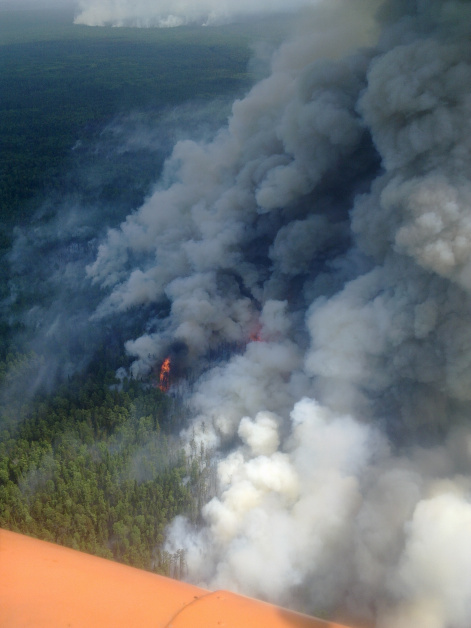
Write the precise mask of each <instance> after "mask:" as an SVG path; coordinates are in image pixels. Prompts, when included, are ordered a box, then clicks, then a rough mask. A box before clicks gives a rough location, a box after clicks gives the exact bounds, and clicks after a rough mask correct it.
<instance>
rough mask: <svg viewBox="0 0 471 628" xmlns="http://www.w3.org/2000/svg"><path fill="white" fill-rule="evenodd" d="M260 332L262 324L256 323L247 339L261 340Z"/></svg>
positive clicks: (252, 340) (251, 340)
mask: <svg viewBox="0 0 471 628" xmlns="http://www.w3.org/2000/svg"><path fill="white" fill-rule="evenodd" d="M261 333H262V326H261V325H260V324H257V325H256V327H255V328H254V329H253V330H252V333H251V334H250V336H249V341H250V342H262V336H261Z"/></svg>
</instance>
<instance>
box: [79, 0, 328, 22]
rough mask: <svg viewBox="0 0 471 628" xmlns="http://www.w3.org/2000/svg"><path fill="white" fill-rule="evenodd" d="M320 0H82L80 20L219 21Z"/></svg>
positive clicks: (290, 7)
mask: <svg viewBox="0 0 471 628" xmlns="http://www.w3.org/2000/svg"><path fill="white" fill-rule="evenodd" d="M317 2H319V0H292V1H291V2H290V3H289V4H287V3H286V1H285V0H271V1H270V2H267V0H257V1H256V2H254V1H253V0H237V1H235V0H132V1H131V0H80V1H79V11H78V14H77V16H76V18H75V23H76V24H86V25H88V26H104V25H105V24H111V25H112V26H138V27H151V26H159V27H164V28H165V27H173V26H182V25H183V24H191V23H198V24H208V25H209V24H218V23H222V22H229V21H231V20H233V19H234V18H236V17H240V16H249V15H258V14H263V13H273V12H287V11H294V10H296V9H298V8H300V7H304V6H309V5H312V4H315V3H317Z"/></svg>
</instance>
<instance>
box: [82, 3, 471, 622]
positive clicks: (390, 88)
mask: <svg viewBox="0 0 471 628" xmlns="http://www.w3.org/2000/svg"><path fill="white" fill-rule="evenodd" d="M308 18H309V19H308ZM470 18H471V4H470V3H469V2H465V1H458V0H449V1H446V0H430V1H429V2H422V1H420V0H417V1H410V2H404V1H401V0H388V1H386V2H382V3H381V2H379V1H378V2H367V1H365V2H363V1H361V0H359V1H358V2H356V1H353V2H347V0H345V1H343V0H338V1H335V2H329V3H320V4H319V6H316V7H315V8H313V10H312V11H309V12H306V13H304V15H303V28H302V29H301V30H300V32H299V34H298V35H297V36H294V37H293V38H292V39H289V40H288V41H286V42H285V43H284V44H283V45H282V46H281V47H280V48H279V49H278V50H277V51H276V52H275V53H274V55H273V57H272V62H271V73H270V75H269V76H268V77H267V78H265V79H263V80H261V81H260V82H259V83H257V84H256V85H255V86H254V87H253V89H252V90H251V91H250V92H249V93H248V94H247V95H246V96H245V97H244V98H241V99H240V100H237V101H236V102H235V103H234V104H233V106H232V112H231V115H230V117H229V120H228V123H227V124H226V125H224V126H223V127H222V128H221V129H220V131H219V132H217V133H216V134H215V135H214V137H213V138H212V139H211V140H210V141H192V140H185V139H183V140H180V141H178V142H177V143H176V145H175V147H174V149H173V152H172V154H171V156H170V157H169V158H168V159H167V161H166V163H165V166H164V168H163V173H162V176H161V177H160V179H159V182H158V184H157V185H156V187H155V188H154V190H153V193H152V194H151V195H150V196H149V197H148V198H147V200H146V201H145V202H144V203H143V205H142V206H141V207H140V208H139V209H138V210H136V211H134V212H132V213H130V214H129V216H128V217H127V218H126V219H125V220H124V221H123V222H122V224H121V225H120V226H119V227H117V226H115V227H114V228H112V229H110V230H109V232H108V233H107V235H106V237H105V238H104V239H103V240H102V241H101V243H100V244H99V246H98V250H97V254H96V256H95V257H94V259H92V260H91V261H90V263H89V264H88V265H87V271H86V272H87V275H88V278H89V279H90V281H91V282H92V285H93V286H94V289H96V290H98V289H101V290H102V291H103V292H102V295H103V296H102V299H101V300H100V303H99V304H98V305H97V307H96V308H95V310H94V314H93V320H94V321H106V320H108V317H110V316H111V317H113V316H123V317H124V319H125V317H126V316H130V317H132V316H134V315H136V313H137V312H146V314H147V315H148V318H147V322H146V325H147V327H146V329H145V331H144V333H140V334H139V335H136V336H131V335H129V336H127V342H126V345H125V346H126V349H127V351H128V354H129V356H130V357H131V358H134V362H133V364H132V366H131V372H132V373H133V374H134V375H135V376H144V375H147V374H148V373H150V372H151V371H152V369H154V368H155V367H156V364H158V363H159V361H161V360H162V359H163V358H164V356H165V351H166V350H167V349H168V347H169V346H173V343H177V345H178V346H184V347H185V348H186V349H185V361H186V365H185V367H186V368H188V369H190V368H191V364H194V365H196V366H195V369H196V370H198V365H199V364H201V362H203V363H205V364H206V363H207V356H208V355H211V354H212V352H214V351H217V348H218V347H220V346H221V345H226V346H230V345H232V344H233V345H234V346H238V347H241V346H243V347H245V349H244V350H243V351H238V352H236V353H234V355H232V357H231V358H230V359H228V360H227V361H225V362H222V361H219V362H217V363H215V364H213V366H212V368H207V369H206V370H205V371H204V372H203V374H201V375H200V376H199V377H198V380H197V381H196V383H195V384H194V387H193V390H192V393H191V396H190V398H189V399H188V400H187V403H188V405H189V407H190V409H191V413H192V416H193V420H192V422H191V424H190V425H189V426H188V428H187V430H186V431H185V432H184V433H183V438H184V439H185V438H186V440H187V442H188V447H190V446H191V447H194V446H195V443H196V445H197V446H198V447H202V448H204V449H205V450H206V451H211V452H212V457H213V460H215V461H217V462H218V471H217V472H218V487H217V493H216V495H215V496H214V498H213V499H211V500H210V501H209V503H207V504H206V506H204V508H203V511H202V516H203V519H204V525H203V526H202V527H200V528H198V529H194V528H192V526H190V524H189V523H188V522H187V521H185V520H184V519H178V520H176V521H175V522H174V524H173V525H172V526H171V528H170V530H169V532H168V549H169V550H171V551H175V550H177V549H178V550H179V549H181V548H184V549H185V551H186V563H187V568H188V578H189V579H191V580H192V581H194V582H197V583H199V584H204V585H206V586H210V587H227V588H231V589H235V590H238V591H241V592H243V593H248V594H250V595H255V596H260V597H263V598H265V599H269V600H273V601H275V602H277V603H283V604H287V605H290V606H293V607H295V608H299V609H302V610H307V611H311V612H314V613H317V614H325V615H326V616H329V617H332V618H336V619H340V620H343V621H345V622H347V623H348V622H357V623H364V624H367V623H372V624H375V625H377V626H380V627H381V628H405V627H408V626H411V625H416V626H420V627H421V628H445V627H447V628H450V627H453V628H464V627H465V626H467V625H468V623H469V616H470V614H471V535H470V532H469V530H470V523H471V521H470V519H471V504H470V480H471V475H470V462H471V429H470V410H471V407H470V401H471V392H470V391H471V387H470V386H469V383H470V379H471V368H470V366H471V359H470V356H471V353H470V340H469V337H470V334H469V311H470V307H469V306H470V280H469V277H470V273H469V268H470V251H471V247H470V246H469V237H470V227H469V225H470V218H469V195H470V183H469V163H470V157H471V155H470V148H471V146H470V139H469V138H470V137H471V133H470V132H469V131H470V129H469V125H470V120H471V116H470V115H469V114H470V113H471V111H470V108H471V100H470V98H469V85H470V84H471V44H470V42H469V37H468V27H469V24H470ZM162 302H166V303H167V310H166V311H165V312H160V313H157V312H154V314H152V308H155V307H157V306H158V305H159V304H160V303H162ZM146 308H147V309H146ZM124 319H123V320H124Z"/></svg>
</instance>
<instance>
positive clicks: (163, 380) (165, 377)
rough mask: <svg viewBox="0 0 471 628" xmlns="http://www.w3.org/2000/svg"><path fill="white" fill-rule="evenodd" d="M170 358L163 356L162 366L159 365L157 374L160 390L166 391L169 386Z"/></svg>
mask: <svg viewBox="0 0 471 628" xmlns="http://www.w3.org/2000/svg"><path fill="white" fill-rule="evenodd" d="M170 363H171V361H170V358H169V357H168V358H165V360H164V361H163V362H162V366H161V367H160V374H159V389H160V390H161V391H162V392H168V389H169V388H170Z"/></svg>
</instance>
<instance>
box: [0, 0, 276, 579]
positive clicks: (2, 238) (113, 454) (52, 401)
mask: <svg viewBox="0 0 471 628" xmlns="http://www.w3.org/2000/svg"><path fill="white" fill-rule="evenodd" d="M72 17H73V16H72V15H71V14H69V13H68V12H67V11H57V10H56V11H42V12H41V11H37V12H35V11H17V12H15V11H11V10H6V9H0V211H1V220H0V262H1V264H0V525H1V526H3V527H5V528H8V529H11V530H15V531H18V532H23V533H26V534H30V535H33V536H36V537H38V538H42V539H46V540H50V541H54V542H57V543H61V544H64V545H67V546H70V547H74V548H77V549H81V550H85V551H87V552H91V553H94V554H97V555H99V556H105V557H109V558H113V559H116V560H118V561H122V562H124V563H127V564H131V565H135V566H138V567H143V568H146V569H150V570H154V571H158V572H160V573H165V574H170V575H173V576H177V577H179V576H181V575H182V573H184V569H185V557H184V556H183V554H182V553H181V552H177V553H176V554H175V555H169V554H168V553H166V552H165V551H164V548H163V539H164V531H165V527H166V525H167V524H168V523H169V522H170V521H171V520H172V518H173V517H175V516H176V515H178V514H184V515H186V516H188V517H189V518H190V520H191V521H193V522H194V524H195V525H197V524H198V517H199V512H200V504H201V502H202V501H203V502H204V501H205V500H206V499H207V497H208V490H209V486H210V484H211V477H210V476H211V471H210V465H209V461H208V460H207V456H206V452H204V451H202V450H199V451H195V450H194V449H192V450H191V451H190V452H188V451H186V453H184V451H183V450H182V446H181V443H180V442H179V439H178V433H179V430H180V429H181V427H182V426H183V424H184V421H185V412H184V408H183V407H181V406H180V404H179V403H178V402H177V401H176V400H175V399H173V398H171V397H170V396H168V395H166V394H164V393H163V392H161V391H160V390H159V389H158V388H157V387H156V386H155V381H154V382H153V381H152V379H149V381H146V382H143V381H134V380H130V379H126V378H124V379H120V380H117V379H116V378H115V372H116V369H117V368H118V367H119V366H122V365H123V364H125V363H126V356H124V349H123V345H122V342H121V339H120V337H119V336H118V335H117V334H114V336H113V338H112V342H111V343H110V342H108V343H107V347H106V359H105V358H104V355H105V353H104V352H102V353H100V351H96V352H95V355H93V354H92V355H89V356H88V359H87V361H83V364H81V367H80V368H78V367H77V368H76V369H72V374H68V375H67V376H65V375H64V376H63V378H62V381H61V380H60V378H59V379H58V380H57V381H52V383H51V380H52V379H53V378H52V377H51V378H49V382H48V386H47V387H46V388H45V387H44V386H41V385H38V386H36V385H35V386H33V385H32V382H34V381H35V379H37V378H35V374H36V373H37V372H39V371H41V372H43V371H47V368H48V362H47V360H48V359H49V357H50V354H51V352H54V346H53V345H51V344H50V343H49V346H48V347H46V345H45V344H43V345H37V348H36V349H35V350H32V349H31V346H32V345H33V344H34V343H33V340H34V335H35V333H36V332H35V329H36V327H34V326H31V328H28V320H29V318H28V316H29V314H28V313H29V312H31V311H34V310H35V308H36V310H37V308H38V307H39V306H40V307H41V308H42V309H41V312H47V308H48V300H51V303H52V300H53V299H54V298H55V299H57V294H55V293H54V290H56V289H57V285H59V284H57V282H56V284H55V285H54V286H52V287H51V284H48V283H47V280H48V278H49V277H50V276H52V275H53V274H54V273H56V274H57V273H60V265H61V263H65V262H67V261H68V259H69V258H68V257H67V256H69V257H70V256H71V255H72V253H73V255H78V254H80V251H81V250H82V248H83V250H86V251H87V254H89V255H90V250H89V249H90V246H89V241H90V238H91V237H92V236H93V234H92V236H90V233H89V231H90V229H92V226H90V225H87V228H88V229H89V231H88V232H87V233H86V235H85V236H83V238H84V239H83V240H79V239H76V240H74V241H70V242H65V243H63V246H62V245H61V243H60V242H59V244H58V243H57V242H55V243H54V244H53V245H52V244H50V243H48V242H45V243H44V244H41V245H40V246H39V245H38V246H37V247H36V248H35V249H31V251H32V253H31V251H30V253H29V257H28V255H26V256H25V260H23V261H22V264H23V267H22V270H21V271H19V270H18V268H16V269H15V267H14V263H13V262H12V258H11V255H10V253H11V250H12V246H13V245H14V242H15V238H18V233H19V232H18V227H22V226H24V225H29V224H30V221H31V220H33V221H35V222H33V223H32V224H33V232H34V228H35V226H34V225H36V226H37V227H38V228H41V227H42V225H43V224H44V223H45V221H46V220H47V219H48V216H47V214H48V211H49V214H51V215H53V214H54V212H56V214H57V212H58V211H60V209H57V208H58V207H59V208H60V206H61V202H62V200H61V199H62V197H63V196H64V195H66V194H69V195H70V194H71V191H70V190H71V187H73V186H75V189H73V190H72V193H73V194H74V195H75V197H77V198H79V200H80V203H81V207H83V208H86V206H87V203H88V204H89V205H92V204H93V211H94V212H95V213H94V214H93V215H102V222H104V221H106V220H108V218H110V217H112V218H113V219H114V220H115V221H116V220H119V219H122V216H123V215H126V213H127V212H128V211H130V210H131V209H132V208H133V207H135V206H136V205H137V204H139V202H141V201H142V199H143V198H144V196H145V194H146V193H147V191H148V189H149V186H150V185H151V184H152V182H153V181H154V180H155V177H156V176H157V174H158V172H159V169H160V167H161V161H162V159H163V158H164V157H165V155H159V156H158V158H156V155H155V154H154V153H149V154H144V153H143V152H142V151H141V153H140V156H139V159H137V160H134V161H131V160H130V159H128V161H126V159H125V157H123V156H122V154H121V153H120V152H119V151H115V152H114V157H113V159H114V160H113V159H108V161H106V159H105V160H103V159H102V161H104V162H105V164H106V167H107V168H108V171H106V172H105V171H104V170H102V171H100V176H99V177H98V176H95V179H96V180H98V179H99V181H98V183H96V182H95V183H93V184H91V183H90V181H92V180H93V177H92V176H91V174H90V173H94V172H95V173H96V164H95V162H93V159H94V155H96V154H97V153H99V151H98V149H97V145H98V143H99V142H102V143H103V141H105V140H106V133H105V131H104V129H106V127H107V125H109V124H110V123H111V122H112V121H113V120H116V119H119V116H123V115H127V114H129V113H133V114H134V113H135V112H140V113H139V115H142V116H144V118H145V119H146V120H149V119H151V120H152V119H153V118H155V119H158V117H159V115H160V114H159V112H160V111H161V110H163V109H168V108H169V107H173V106H174V105H178V104H184V103H187V102H189V101H192V102H194V101H199V102H202V101H208V102H209V101H210V100H211V99H213V98H215V97H216V96H217V97H220V96H221V95H231V97H233V96H235V95H237V94H239V93H241V92H242V91H243V90H245V89H246V87H247V85H248V82H249V75H248V73H247V62H248V59H249V56H250V49H249V43H250V41H251V40H253V39H256V38H257V37H258V32H257V29H258V27H257V24H255V23H253V24H252V25H251V26H246V27H244V28H243V29H242V28H240V27H239V28H238V27H237V26H235V27H230V26H227V27H221V28H214V29H212V28H208V29H197V28H191V27H187V28H178V29H169V30H163V29H161V30H159V29H112V28H99V29H93V28H87V27H83V26H73V24H72ZM273 32H274V33H275V35H274V36H275V38H276V28H274V29H273ZM104 133H105V135H104ZM103 138H105V140H104V139H103ZM77 146H81V147H82V148H81V149H80V150H75V148H76V147H77ZM109 153H110V154H111V151H109ZM143 155H144V156H143ZM100 158H101V157H100ZM159 159H161V161H160V162H159ZM143 164H144V165H143ZM100 167H103V166H100ZM77 172H80V176H78V175H77ZM71 173H72V174H71ZM136 173H139V174H140V177H141V178H140V179H139V177H136ZM87 186H88V187H87ZM93 186H94V187H93ZM97 190H98V191H97ZM47 203H49V207H52V208H53V209H49V210H47V211H45V210H44V206H46V207H48V205H47ZM78 204H79V203H78ZM97 208H98V209H97ZM84 211H85V214H86V211H89V210H88V209H86V210H85V209H84ZM100 212H101V213H100ZM86 215H87V216H88V214H86ZM90 215H92V213H90ZM87 220H88V218H87ZM28 228H30V229H31V227H28ZM91 241H92V242H94V240H93V238H92V240H91ZM59 245H60V246H59ZM94 246H95V245H94ZM41 247H42V248H41ZM61 247H62V248H61ZM74 247H75V248H74ZM81 247H82V248H81ZM92 248H93V247H92ZM55 249H57V251H58V252H57V253H56V251H55ZM71 251H72V253H71ZM74 251H75V252H74ZM77 251H78V253H77ZM92 252H93V251H92ZM42 255H48V256H49V257H48V258H47V260H48V261H47V263H45V262H44V259H46V258H44V259H43V258H42ZM51 260H52V261H53V263H54V267H53V266H52V265H51V266H48V264H52V261H51ZM63 260H65V262H63ZM17 265H18V264H17ZM41 265H42V266H43V270H42V271H41V272H42V273H43V274H42V275H41V274H40V273H39V271H38V268H40V267H41ZM15 273H16V275H15ZM58 276H59V277H60V275H58ZM70 294H72V292H71V293H70ZM67 300H68V301H69V302H70V299H69V297H68V296H67V297H66V298H65V299H64V298H63V302H65V301H67ZM59 302H60V300H59ZM141 318H142V319H144V318H145V317H144V316H143V315H142V314H141ZM140 320H141V319H140V318H139V315H138V313H136V316H135V317H134V322H133V324H136V325H138V324H140V323H139V321H140ZM37 324H38V323H37V322H36V323H35V325H36V326H37ZM115 324H116V322H115ZM108 334H109V335H110V334H112V332H108ZM53 340H54V342H55V343H56V345H55V346H56V347H57V351H56V353H59V352H60V351H64V352H68V354H67V356H66V358H67V360H68V361H69V362H70V361H71V360H73V358H74V351H75V350H74V348H73V346H72V345H71V346H68V345H67V343H66V342H64V339H63V338H61V337H58V338H55V339H53ZM51 342H52V340H51ZM69 344H70V343H69ZM89 344H90V340H89ZM92 344H93V343H92ZM42 348H45V349H47V351H48V352H49V354H48V355H49V357H48V355H46V354H45V353H44V354H43V352H42ZM75 353H76V351H75ZM59 362H60V356H59ZM59 370H60V369H59Z"/></svg>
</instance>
